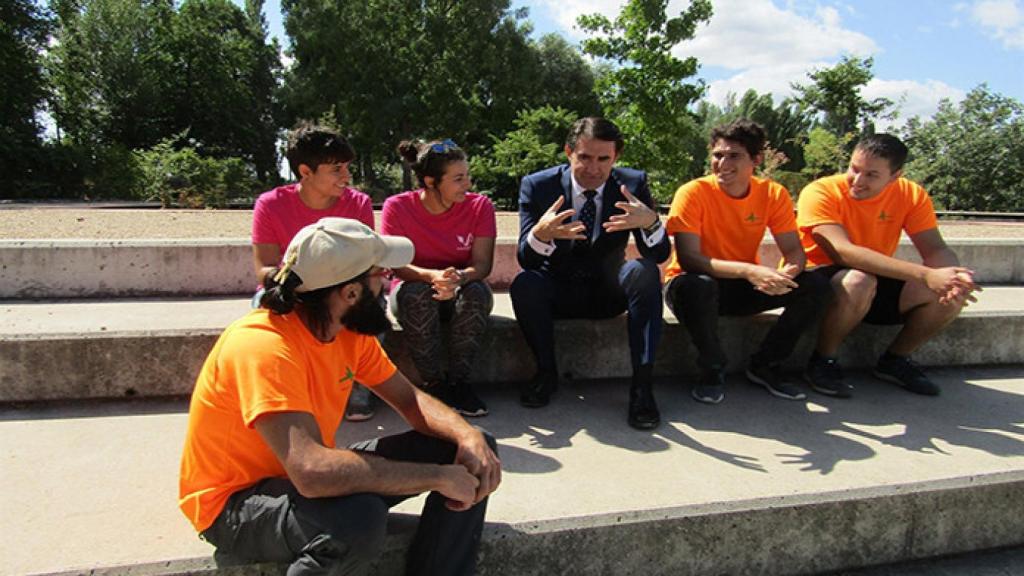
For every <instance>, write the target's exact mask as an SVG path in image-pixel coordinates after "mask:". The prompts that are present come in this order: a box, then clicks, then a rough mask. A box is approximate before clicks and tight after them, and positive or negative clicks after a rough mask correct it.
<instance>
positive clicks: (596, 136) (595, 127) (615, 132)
mask: <svg viewBox="0 0 1024 576" xmlns="http://www.w3.org/2000/svg"><path fill="white" fill-rule="evenodd" d="M581 138H586V139H588V140H604V141H605V142H615V153H616V154H618V153H619V152H622V147H623V146H624V145H625V140H624V139H623V138H622V132H620V131H619V127H618V126H616V125H615V123H613V122H612V121H611V120H606V119H604V118H600V117H597V116H587V117H586V118H580V119H579V120H577V121H576V122H574V123H573V125H572V128H569V134H568V135H566V137H565V145H566V146H568V147H569V150H575V149H576V144H577V143H578V142H579V141H580V139H581Z"/></svg>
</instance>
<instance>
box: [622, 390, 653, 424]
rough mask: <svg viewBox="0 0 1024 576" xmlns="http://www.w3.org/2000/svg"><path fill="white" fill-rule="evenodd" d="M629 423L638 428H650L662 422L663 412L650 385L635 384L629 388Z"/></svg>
mask: <svg viewBox="0 0 1024 576" xmlns="http://www.w3.org/2000/svg"><path fill="white" fill-rule="evenodd" d="M627 420H628V422H629V425H630V426H632V427H633V428H636V429H637V430H650V429H651V428H655V427H657V426H658V424H660V423H661V413H660V412H658V404H657V402H655V401H654V394H653V393H652V392H651V387H650V385H648V386H633V387H631V388H630V389H629V416H628V418H627Z"/></svg>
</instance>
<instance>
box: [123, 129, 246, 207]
mask: <svg viewBox="0 0 1024 576" xmlns="http://www.w3.org/2000/svg"><path fill="white" fill-rule="evenodd" d="M174 140H175V138H169V139H167V140H164V141H162V142H160V143H159V144H157V145H156V146H154V147H153V148H151V149H149V150H137V151H136V152H135V157H136V159H137V161H138V164H139V167H140V169H141V178H140V182H139V186H138V187H137V189H136V190H137V194H136V196H137V197H138V198H141V199H143V200H147V201H151V200H158V201H159V202H160V204H161V205H162V206H163V207H165V208H166V207H169V206H172V205H178V206H182V207H186V208H218V207H223V206H225V205H226V204H227V202H228V200H229V199H231V198H238V197H250V196H252V194H253V192H254V190H256V189H257V188H258V187H259V183H258V182H257V180H256V177H255V175H254V174H253V171H252V169H251V168H250V167H249V166H248V165H247V164H246V163H245V162H244V161H243V160H242V159H240V158H204V157H202V156H200V155H199V153H198V152H196V150H195V148H192V147H183V148H178V149H175V147H174V146H173V141H174Z"/></svg>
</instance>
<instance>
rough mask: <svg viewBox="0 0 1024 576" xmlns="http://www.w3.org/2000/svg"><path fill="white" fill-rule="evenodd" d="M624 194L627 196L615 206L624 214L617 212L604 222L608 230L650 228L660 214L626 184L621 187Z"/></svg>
mask: <svg viewBox="0 0 1024 576" xmlns="http://www.w3.org/2000/svg"><path fill="white" fill-rule="evenodd" d="M621 191H622V195H623V196H624V197H625V198H626V199H625V200H620V201H618V202H616V203H615V207H616V208H618V209H619V210H622V211H623V212H624V214H615V215H613V216H612V217H611V218H609V219H608V221H607V222H605V223H604V224H603V226H604V229H605V231H607V232H619V231H622V230H632V229H633V228H649V227H651V226H653V225H654V222H655V221H656V220H657V219H658V214H657V213H656V212H655V211H654V210H652V209H651V207H650V206H648V205H647V204H644V203H643V202H641V201H640V200H638V199H637V197H636V196H633V195H632V194H630V193H629V189H628V188H626V186H625V185H623V186H622V188H621Z"/></svg>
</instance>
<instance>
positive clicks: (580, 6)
mask: <svg viewBox="0 0 1024 576" xmlns="http://www.w3.org/2000/svg"><path fill="white" fill-rule="evenodd" d="M532 3H533V4H534V5H536V6H543V7H544V8H546V9H547V10H548V11H549V12H550V13H551V14H552V15H553V16H554V18H555V21H556V22H558V24H559V26H561V27H562V29H563V30H565V33H566V36H568V37H570V38H573V39H576V40H579V39H582V38H583V32H582V31H581V30H580V29H579V28H577V27H576V18H578V17H579V16H582V15H583V14H595V13H597V14H604V15H605V16H607V17H608V18H609V19H614V18H615V17H616V16H618V15H619V11H620V10H621V9H622V5H623V4H624V3H625V2H623V0H534V1H533V2H532Z"/></svg>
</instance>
